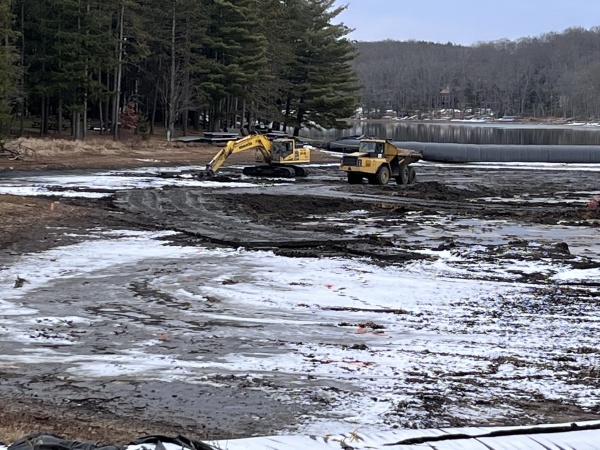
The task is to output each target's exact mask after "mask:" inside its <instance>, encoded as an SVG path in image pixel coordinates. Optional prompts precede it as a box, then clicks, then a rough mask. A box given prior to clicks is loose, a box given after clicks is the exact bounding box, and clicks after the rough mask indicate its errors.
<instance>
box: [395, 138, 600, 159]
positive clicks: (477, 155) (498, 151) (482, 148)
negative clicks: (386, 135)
mask: <svg viewBox="0 0 600 450" xmlns="http://www.w3.org/2000/svg"><path fill="white" fill-rule="evenodd" d="M394 145H396V146H398V147H401V148H407V149H410V150H416V151H419V152H421V153H422V154H423V160H425V161H438V162H449V163H467V162H542V163H578V164H586V163H600V146H597V145H491V144H489V145H477V144H448V143H435V142H402V141H394Z"/></svg>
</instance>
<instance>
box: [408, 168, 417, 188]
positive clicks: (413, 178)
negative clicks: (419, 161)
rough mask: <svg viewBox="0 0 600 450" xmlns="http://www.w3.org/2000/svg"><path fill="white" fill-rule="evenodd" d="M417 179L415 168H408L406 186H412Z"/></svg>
mask: <svg viewBox="0 0 600 450" xmlns="http://www.w3.org/2000/svg"><path fill="white" fill-rule="evenodd" d="M416 179H417V172H415V168H414V167H411V166H408V184H414V183H415V181H416Z"/></svg>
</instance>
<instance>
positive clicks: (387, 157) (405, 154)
mask: <svg viewBox="0 0 600 450" xmlns="http://www.w3.org/2000/svg"><path fill="white" fill-rule="evenodd" d="M421 157H422V155H421V154H420V153H419V152H416V151H414V150H407V149H403V148H399V147H397V146H396V145H394V144H392V142H391V141H390V140H388V139H361V141H360V145H359V148H358V151H357V152H354V153H349V154H346V155H344V157H343V158H342V162H341V164H340V170H342V171H344V172H346V173H347V176H348V183H350V184H360V183H362V182H363V179H364V178H366V179H367V180H368V181H369V183H370V184H379V185H386V184H388V182H389V180H390V178H392V177H393V178H395V180H396V183H397V184H412V183H414V182H415V169H414V168H413V167H412V166H410V164H411V163H414V162H416V161H419V160H420V159H421Z"/></svg>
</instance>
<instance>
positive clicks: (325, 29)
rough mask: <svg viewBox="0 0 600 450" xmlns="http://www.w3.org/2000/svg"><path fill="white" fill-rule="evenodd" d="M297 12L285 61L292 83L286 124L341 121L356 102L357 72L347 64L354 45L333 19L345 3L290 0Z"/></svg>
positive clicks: (346, 30) (330, 125)
mask: <svg viewBox="0 0 600 450" xmlns="http://www.w3.org/2000/svg"><path fill="white" fill-rule="evenodd" d="M287 3H288V7H290V8H292V10H293V11H294V13H295V14H294V15H295V16H296V18H297V24H296V27H297V30H298V34H299V36H298V38H296V39H295V40H294V52H295V60H294V61H293V62H292V63H291V64H290V74H289V81H290V84H291V88H290V89H289V91H288V92H287V95H286V100H287V101H286V106H287V117H288V122H287V124H288V125H289V126H293V127H294V135H296V136H297V135H298V133H299V131H300V128H301V127H303V126H305V127H308V128H311V127H315V126H321V127H324V128H334V127H342V128H343V127H344V126H345V124H344V122H343V121H342V120H341V119H344V118H347V117H350V116H351V115H352V114H354V112H355V111H356V108H357V106H358V90H359V89H360V86H359V84H358V80H357V76H356V74H355V73H354V70H353V69H352V65H351V63H352V61H353V60H354V58H355V57H356V51H355V49H354V48H353V47H352V44H351V42H350V41H349V40H348V39H347V38H346V36H347V35H348V33H350V31H351V30H350V29H349V28H348V27H346V26H345V25H343V24H333V23H332V20H333V19H335V18H336V17H337V16H338V15H339V14H340V13H341V12H342V11H343V10H344V9H345V8H346V7H345V6H342V7H335V8H334V3H335V0H290V1H288V2H287Z"/></svg>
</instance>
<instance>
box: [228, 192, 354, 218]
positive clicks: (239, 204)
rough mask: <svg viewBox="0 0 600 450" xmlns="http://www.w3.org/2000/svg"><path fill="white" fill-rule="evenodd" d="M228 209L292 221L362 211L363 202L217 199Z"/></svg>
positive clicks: (248, 197) (275, 197) (252, 197)
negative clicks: (299, 218) (300, 218)
mask: <svg viewBox="0 0 600 450" xmlns="http://www.w3.org/2000/svg"><path fill="white" fill-rule="evenodd" d="M219 198H220V199H222V201H223V203H224V204H225V205H226V206H227V207H228V208H234V209H236V210H238V211H240V210H241V211H243V212H244V213H246V214H247V215H249V216H251V217H254V218H265V217H269V218H275V219H277V218H280V219H293V218H298V217H307V214H309V215H310V216H320V215H324V214H331V213H334V212H344V211H352V210H355V209H364V206H365V205H364V203H363V202H360V203H359V202H356V201H353V200H347V199H338V198H320V197H299V196H291V195H290V196H281V195H268V194H258V195H248V194H241V195H238V194H231V195H224V196H221V197H219Z"/></svg>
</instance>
